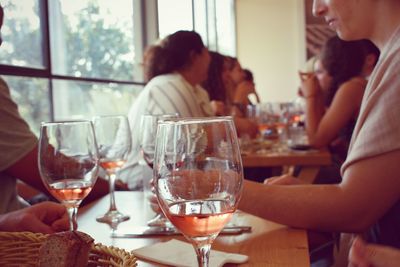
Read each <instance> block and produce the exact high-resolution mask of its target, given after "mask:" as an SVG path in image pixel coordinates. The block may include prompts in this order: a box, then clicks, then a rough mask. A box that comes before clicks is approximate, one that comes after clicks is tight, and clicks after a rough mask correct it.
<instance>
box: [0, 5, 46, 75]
mask: <svg viewBox="0 0 400 267" xmlns="http://www.w3.org/2000/svg"><path fill="white" fill-rule="evenodd" d="M2 6H3V8H4V10H5V18H4V25H3V27H2V29H1V35H2V38H3V43H2V45H1V52H0V63H1V64H7V65H14V66H23V67H32V68H41V69H43V68H45V62H44V60H43V50H42V46H41V45H42V40H43V35H42V31H41V26H40V25H41V24H42V22H41V19H40V16H39V9H40V7H39V2H38V1H37V0H19V1H11V0H8V1H2Z"/></svg>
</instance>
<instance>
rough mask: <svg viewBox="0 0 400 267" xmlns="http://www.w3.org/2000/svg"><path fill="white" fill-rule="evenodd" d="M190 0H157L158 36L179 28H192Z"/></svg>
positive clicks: (163, 35) (161, 36)
mask: <svg viewBox="0 0 400 267" xmlns="http://www.w3.org/2000/svg"><path fill="white" fill-rule="evenodd" d="M192 29H193V16H192V1H191V0H158V31H159V35H160V36H159V37H160V38H164V37H165V36H167V35H168V34H171V33H174V32H176V31H179V30H189V31H190V30H192Z"/></svg>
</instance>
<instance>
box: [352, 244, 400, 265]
mask: <svg viewBox="0 0 400 267" xmlns="http://www.w3.org/2000/svg"><path fill="white" fill-rule="evenodd" d="M399 265H400V250H398V249H394V248H392V247H387V246H380V245H374V244H365V243H364V241H362V239H361V238H360V237H357V238H356V239H355V240H354V241H353V244H352V245H351V248H350V253H349V267H370V266H371V267H397V266H399Z"/></svg>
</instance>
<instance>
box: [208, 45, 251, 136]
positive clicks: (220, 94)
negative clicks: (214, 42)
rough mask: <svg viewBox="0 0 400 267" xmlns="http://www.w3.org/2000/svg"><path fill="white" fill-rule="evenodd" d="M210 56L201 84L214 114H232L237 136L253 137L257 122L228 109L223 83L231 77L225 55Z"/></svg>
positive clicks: (215, 53)
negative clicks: (236, 114) (205, 77)
mask: <svg viewBox="0 0 400 267" xmlns="http://www.w3.org/2000/svg"><path fill="white" fill-rule="evenodd" d="M210 56H211V62H210V67H209V69H208V75H207V79H206V80H205V81H204V82H203V83H202V85H203V87H204V89H205V90H206V91H207V93H208V95H209V97H210V100H211V105H212V107H213V110H214V112H215V115H217V116H226V115H233V118H234V122H235V125H236V128H237V131H238V134H239V136H243V135H247V136H249V137H251V138H254V137H255V136H256V135H257V133H258V127H257V124H256V123H254V122H253V121H251V120H248V119H246V118H242V116H235V114H231V112H230V110H229V99H228V93H227V89H226V87H225V85H226V84H227V83H228V81H229V80H230V79H231V78H230V73H229V70H228V68H227V57H226V56H224V55H222V54H220V53H218V52H210Z"/></svg>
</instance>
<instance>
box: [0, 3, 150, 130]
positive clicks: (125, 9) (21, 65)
mask: <svg viewBox="0 0 400 267" xmlns="http://www.w3.org/2000/svg"><path fill="white" fill-rule="evenodd" d="M1 4H2V6H3V8H4V13H5V17H4V26H3V28H2V37H3V40H4V42H3V45H2V47H1V53H0V64H2V65H1V66H0V73H2V74H3V77H4V78H5V80H6V82H7V83H8V85H9V87H10V90H11V94H12V97H13V99H14V100H15V102H16V103H17V104H18V106H19V110H20V113H21V115H22V116H23V117H24V118H25V119H26V121H27V122H28V124H29V125H30V126H31V128H32V130H33V131H34V132H35V133H36V134H38V132H39V127H40V122H41V121H50V120H71V119H82V118H86V119H88V118H91V117H92V116H93V115H108V114H127V113H128V110H129V107H130V105H131V102H132V101H133V98H134V97H135V96H136V95H137V93H138V92H139V91H140V90H141V89H142V88H143V84H142V80H143V78H142V77H134V68H135V66H139V65H138V64H137V61H140V60H136V58H137V57H138V58H141V55H136V54H135V47H134V43H135V42H134V38H135V36H134V31H133V12H134V9H133V2H132V0H119V4H118V5H116V4H115V3H113V2H110V1H108V0H88V1H70V0H51V1H49V0H19V1H11V0H4V1H1ZM135 63H136V64H135ZM4 74H9V75H6V76H5V75H4Z"/></svg>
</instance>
